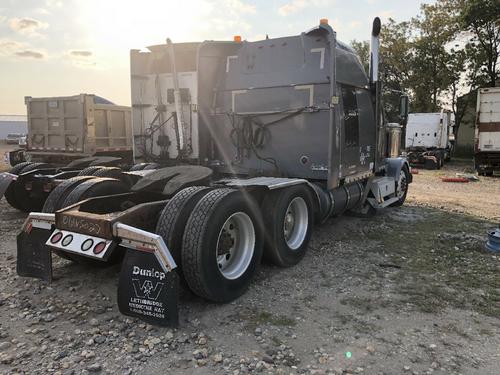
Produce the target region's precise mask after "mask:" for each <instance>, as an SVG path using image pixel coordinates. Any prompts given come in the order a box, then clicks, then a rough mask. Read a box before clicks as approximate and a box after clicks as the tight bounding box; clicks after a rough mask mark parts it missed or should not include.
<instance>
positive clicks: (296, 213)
mask: <svg viewBox="0 0 500 375" xmlns="http://www.w3.org/2000/svg"><path fill="white" fill-rule="evenodd" d="M313 204H314V203H313V198H312V196H311V193H310V191H309V189H308V188H307V186H305V185H297V186H292V187H289V188H283V189H280V190H277V191H270V192H268V193H267V194H266V196H265V197H264V200H263V202H262V216H263V219H264V228H265V251H264V258H265V259H267V260H269V261H271V262H272V263H273V264H275V265H276V266H279V267H290V266H294V265H295V264H297V263H299V262H300V261H301V260H302V258H303V257H304V255H305V254H306V251H307V247H308V245H309V241H310V239H311V234H312V228H313V223H314V212H313V211H314V205H313Z"/></svg>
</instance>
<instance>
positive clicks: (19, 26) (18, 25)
mask: <svg viewBox="0 0 500 375" xmlns="http://www.w3.org/2000/svg"><path fill="white" fill-rule="evenodd" d="M9 26H10V28H11V29H12V30H14V31H17V32H18V33H21V34H25V35H33V34H37V32H38V31H39V30H44V29H46V28H48V27H49V24H48V23H46V22H42V21H39V20H36V19H34V18H29V17H23V18H17V17H16V18H11V19H10V20H9Z"/></svg>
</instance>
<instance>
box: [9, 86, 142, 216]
mask: <svg viewBox="0 0 500 375" xmlns="http://www.w3.org/2000/svg"><path fill="white" fill-rule="evenodd" d="M25 103H26V107H27V113H28V136H27V145H26V149H24V148H23V149H20V150H15V151H11V152H10V153H9V160H10V162H11V165H13V168H12V169H11V170H10V171H9V173H2V174H0V197H1V196H3V195H4V193H5V194H6V199H7V200H8V202H9V203H10V204H11V205H12V206H13V207H15V208H18V209H21V210H23V211H27V212H30V211H37V210H40V209H41V208H42V207H43V203H44V200H45V199H46V198H47V196H48V194H49V193H50V191H51V188H52V187H54V186H55V185H56V184H57V183H58V182H59V181H61V180H62V179H64V178H69V177H73V176H75V175H77V174H78V173H79V172H80V171H81V169H83V168H86V167H89V166H90V165H99V166H116V165H120V166H125V165H131V164H132V163H133V138H132V125H131V115H130V107H124V106H118V105H115V104H113V103H111V102H109V101H107V100H106V99H103V98H101V97H98V96H95V95H89V94H80V95H75V96H67V97H50V98H32V97H29V96H28V97H26V98H25ZM26 159H28V160H29V162H27V161H26ZM28 172H29V173H28ZM21 175H22V176H21Z"/></svg>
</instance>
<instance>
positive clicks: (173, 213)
mask: <svg viewBox="0 0 500 375" xmlns="http://www.w3.org/2000/svg"><path fill="white" fill-rule="evenodd" d="M209 191H210V188H208V187H206V186H191V187H188V188H185V189H182V190H181V191H179V192H178V193H177V194H175V195H174V196H173V197H172V199H170V200H169V201H168V202H167V204H166V205H165V207H164V208H163V210H162V212H161V214H160V217H159V219H158V224H157V225H156V233H157V234H159V235H160V236H161V237H162V238H163V240H164V241H165V243H166V244H167V247H168V249H169V250H170V253H171V254H172V257H173V258H174V260H175V263H177V266H178V268H179V270H182V259H181V258H182V257H181V252H182V236H183V235H184V229H185V228H186V223H187V221H188V219H189V215H191V212H192V211H193V209H194V207H195V206H196V204H197V203H198V202H199V201H200V199H201V198H202V197H203V196H204V195H205V194H207V193H208V192H209ZM180 275H181V278H182V272H180Z"/></svg>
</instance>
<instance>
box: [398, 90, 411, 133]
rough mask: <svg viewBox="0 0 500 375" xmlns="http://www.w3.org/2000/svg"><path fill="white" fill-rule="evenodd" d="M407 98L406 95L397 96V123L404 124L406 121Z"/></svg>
mask: <svg viewBox="0 0 500 375" xmlns="http://www.w3.org/2000/svg"><path fill="white" fill-rule="evenodd" d="M408 111H409V99H408V95H401V97H400V98H399V124H400V125H403V126H406V124H407V123H408Z"/></svg>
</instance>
